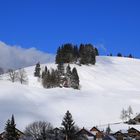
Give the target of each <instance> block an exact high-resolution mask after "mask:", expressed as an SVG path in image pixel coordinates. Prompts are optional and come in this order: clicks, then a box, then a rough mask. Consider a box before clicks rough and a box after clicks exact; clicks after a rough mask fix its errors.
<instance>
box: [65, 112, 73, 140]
mask: <svg viewBox="0 0 140 140" xmlns="http://www.w3.org/2000/svg"><path fill="white" fill-rule="evenodd" d="M62 126H63V128H62V133H63V134H64V136H65V139H66V140H74V139H75V137H76V127H75V122H74V121H73V118H72V115H71V113H70V112H69V111H67V112H66V114H65V116H64V118H63V120H62Z"/></svg>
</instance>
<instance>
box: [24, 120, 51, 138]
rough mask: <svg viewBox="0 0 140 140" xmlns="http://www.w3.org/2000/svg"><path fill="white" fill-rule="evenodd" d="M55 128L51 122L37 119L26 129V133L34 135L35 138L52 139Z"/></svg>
mask: <svg viewBox="0 0 140 140" xmlns="http://www.w3.org/2000/svg"><path fill="white" fill-rule="evenodd" d="M52 130H53V128H52V125H51V124H50V123H47V122H44V121H37V122H33V123H31V124H29V125H28V126H27V127H26V129H25V135H26V136H27V137H32V138H33V139H34V140H39V139H41V140H46V139H51V131H52Z"/></svg>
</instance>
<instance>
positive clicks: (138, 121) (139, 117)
mask: <svg viewBox="0 0 140 140" xmlns="http://www.w3.org/2000/svg"><path fill="white" fill-rule="evenodd" d="M133 120H135V121H136V123H140V114H138V115H137V116H136V117H135V118H134V119H133Z"/></svg>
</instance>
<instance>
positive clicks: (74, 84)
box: [71, 68, 79, 89]
mask: <svg viewBox="0 0 140 140" xmlns="http://www.w3.org/2000/svg"><path fill="white" fill-rule="evenodd" d="M71 87H72V88H74V89H79V76H78V73H77V69H76V68H73V70H72V77H71Z"/></svg>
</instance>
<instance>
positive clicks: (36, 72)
mask: <svg viewBox="0 0 140 140" xmlns="http://www.w3.org/2000/svg"><path fill="white" fill-rule="evenodd" d="M40 70H41V68H40V63H37V64H36V67H35V72H34V76H35V77H40Z"/></svg>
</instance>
